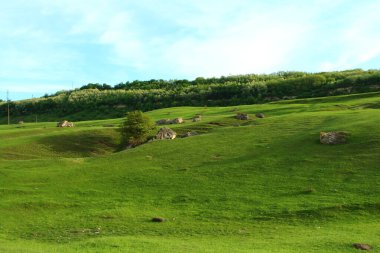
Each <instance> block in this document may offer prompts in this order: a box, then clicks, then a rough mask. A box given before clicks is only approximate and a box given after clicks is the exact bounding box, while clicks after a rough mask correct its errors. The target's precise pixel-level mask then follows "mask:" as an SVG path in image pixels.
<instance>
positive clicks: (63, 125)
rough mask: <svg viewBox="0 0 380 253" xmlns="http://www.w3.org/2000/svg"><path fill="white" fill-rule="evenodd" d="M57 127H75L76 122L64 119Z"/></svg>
mask: <svg viewBox="0 0 380 253" xmlns="http://www.w3.org/2000/svg"><path fill="white" fill-rule="evenodd" d="M57 127H74V123H73V122H70V121H67V120H64V121H61V122H58V123H57Z"/></svg>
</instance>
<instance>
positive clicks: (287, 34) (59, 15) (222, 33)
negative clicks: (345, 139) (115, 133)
mask: <svg viewBox="0 0 380 253" xmlns="http://www.w3.org/2000/svg"><path fill="white" fill-rule="evenodd" d="M379 10H380V1H378V0H360V1H357V0H334V1H331V0H328V1H327V0H308V1H301V0H266V1H263V0H260V1H259V0H234V1H231V0H228V1H227V0H191V1H189V0H165V1H160V0H156V1H154V0H139V1H135V0H55V1H51V0H11V1H7V0H0V99H3V100H5V99H6V91H7V90H9V95H10V96H9V98H10V99H11V100H18V99H25V98H31V97H39V96H42V95H43V94H46V93H48V94H51V93H55V92H56V91H59V90H68V89H73V88H79V87H81V86H83V85H85V84H87V83H90V82H92V83H107V84H110V85H115V84H118V83H120V82H126V81H133V80H150V79H189V80H192V79H195V78H196V77H199V76H203V77H219V76H228V75H237V74H250V73H256V74H261V73H273V72H277V71H307V72H320V71H333V70H345V69H353V68H362V69H379V68H380V15H379V14H378V13H379Z"/></svg>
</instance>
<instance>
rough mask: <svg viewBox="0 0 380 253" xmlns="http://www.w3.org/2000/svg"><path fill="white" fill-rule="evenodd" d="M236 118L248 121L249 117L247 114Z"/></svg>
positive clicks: (239, 114) (240, 114)
mask: <svg viewBox="0 0 380 253" xmlns="http://www.w3.org/2000/svg"><path fill="white" fill-rule="evenodd" d="M235 118H236V119H239V120H248V119H249V116H248V114H247V113H238V114H236V116H235Z"/></svg>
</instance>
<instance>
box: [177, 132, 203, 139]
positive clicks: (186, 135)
mask: <svg viewBox="0 0 380 253" xmlns="http://www.w3.org/2000/svg"><path fill="white" fill-rule="evenodd" d="M195 135H199V133H197V132H195V131H191V132H187V133H185V134H183V135H182V136H181V137H182V138H186V137H191V136H195Z"/></svg>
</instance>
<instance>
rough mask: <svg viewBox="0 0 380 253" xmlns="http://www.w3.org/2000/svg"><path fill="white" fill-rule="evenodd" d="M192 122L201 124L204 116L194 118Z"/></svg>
mask: <svg viewBox="0 0 380 253" xmlns="http://www.w3.org/2000/svg"><path fill="white" fill-rule="evenodd" d="M192 120H193V122H199V121H201V120H202V116H201V115H196V116H194V117H193V119H192Z"/></svg>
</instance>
